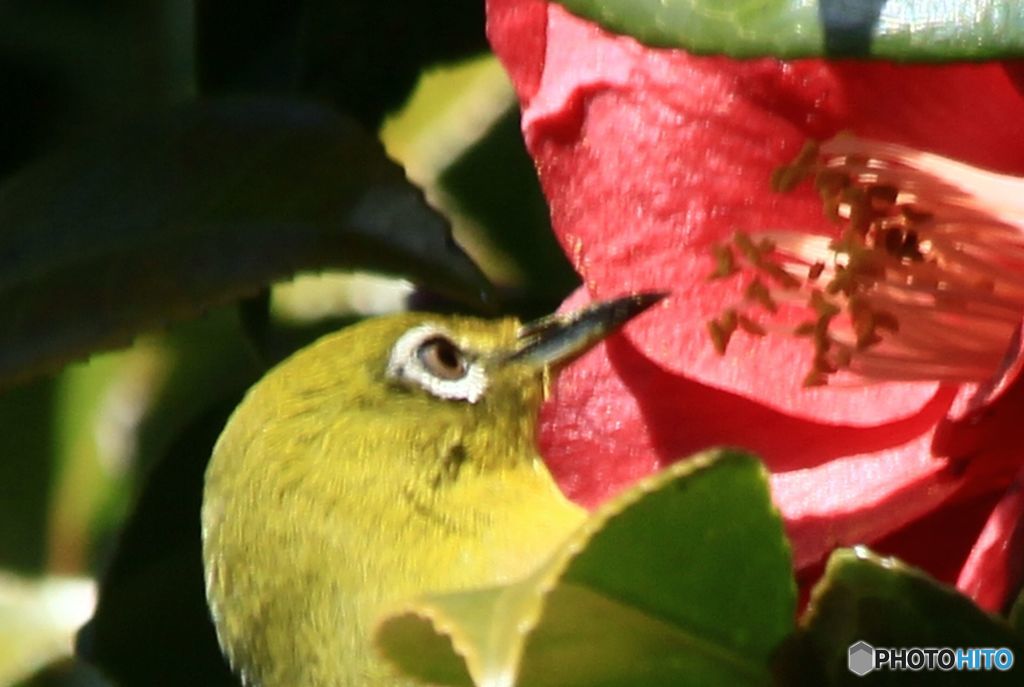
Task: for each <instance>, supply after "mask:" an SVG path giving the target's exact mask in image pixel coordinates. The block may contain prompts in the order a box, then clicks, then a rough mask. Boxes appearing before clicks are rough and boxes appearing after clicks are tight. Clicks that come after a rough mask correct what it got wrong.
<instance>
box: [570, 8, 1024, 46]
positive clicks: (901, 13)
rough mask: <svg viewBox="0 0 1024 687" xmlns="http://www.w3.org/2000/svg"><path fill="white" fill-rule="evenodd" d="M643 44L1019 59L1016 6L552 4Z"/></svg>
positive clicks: (1021, 40) (1021, 28)
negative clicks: (1017, 57)
mask: <svg viewBox="0 0 1024 687" xmlns="http://www.w3.org/2000/svg"><path fill="white" fill-rule="evenodd" d="M558 1H559V2H560V3H561V4H562V5H565V6H566V8H568V9H569V10H570V11H571V12H574V13H576V14H579V15H580V16H583V17H586V18H588V19H591V20H593V21H595V22H597V23H599V24H601V25H602V26H604V27H606V28H608V29H610V30H612V31H616V32H619V33H625V34H628V35H630V36H634V37H636V38H637V39H638V40H640V41H641V42H643V43H647V44H648V45H653V46H659V47H667V48H683V49H685V50H688V51H690V52H694V53H701V54H716V53H724V54H726V55H730V56H732V57H742V58H746V57H758V56H765V55H772V56H776V57H782V58H787V59H793V58H798V57H821V56H831V57H835V56H845V57H854V56H856V57H876V58H882V59H891V60H921V61H955V60H983V59H995V58H1002V57H1011V56H1020V55H1024V4H1022V3H1020V2H1018V0H953V1H951V2H932V1H929V0H861V1H860V2H851V1H850V0H817V1H816V2H808V0H734V1H733V2H730V3H727V4H725V5H723V3H722V2H720V0H558Z"/></svg>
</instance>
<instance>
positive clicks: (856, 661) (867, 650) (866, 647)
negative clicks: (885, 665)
mask: <svg viewBox="0 0 1024 687" xmlns="http://www.w3.org/2000/svg"><path fill="white" fill-rule="evenodd" d="M846 667H847V668H849V669H850V672H851V673H853V674H854V675H856V676H858V677H864V676H865V675H867V674H868V673H870V672H871V671H872V670H874V669H875V647H873V646H871V645H870V644H868V643H867V642H857V643H856V644H851V645H850V651H849V653H848V654H847V657H846Z"/></svg>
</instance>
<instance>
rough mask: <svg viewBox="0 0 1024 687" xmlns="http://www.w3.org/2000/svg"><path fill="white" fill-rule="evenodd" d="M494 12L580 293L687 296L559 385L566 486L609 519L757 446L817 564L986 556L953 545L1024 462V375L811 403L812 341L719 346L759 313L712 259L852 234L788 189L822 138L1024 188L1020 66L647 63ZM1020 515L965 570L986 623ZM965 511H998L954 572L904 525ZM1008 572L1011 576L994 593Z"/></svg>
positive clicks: (555, 398)
mask: <svg viewBox="0 0 1024 687" xmlns="http://www.w3.org/2000/svg"><path fill="white" fill-rule="evenodd" d="M487 11H488V35H489V38H490V40H491V42H492V45H493V46H494V49H495V50H496V52H497V53H498V55H499V57H500V58H501V59H502V61H503V62H504V64H505V66H506V68H507V69H508V71H509V74H510V75H511V78H512V81H513V83H514V85H515V87H516V90H517V93H518V95H519V98H520V101H521V104H522V110H523V133H524V136H525V138H526V142H527V146H528V148H529V150H530V152H531V154H532V155H533V157H534V159H535V161H536V164H537V168H538V170H539V173H540V178H541V183H542V185H543V187H544V191H545V193H546V195H547V198H548V201H549V204H550V208H551V214H552V219H553V224H554V227H555V231H556V233H557V235H558V237H559V239H560V241H561V242H562V245H563V247H564V248H565V250H566V252H567V254H568V255H569V256H570V258H571V260H572V261H573V263H574V264H575V266H576V268H577V270H578V271H579V272H580V274H581V275H582V276H583V279H584V282H585V287H584V288H583V289H581V291H580V292H578V293H577V294H576V295H574V296H573V298H572V299H570V300H571V301H574V304H579V302H581V301H586V300H589V299H592V298H593V299H598V298H606V297H611V296H616V295H619V294H621V293H623V292H627V291H639V290H664V289H670V290H671V291H672V293H673V296H672V297H671V298H670V299H669V300H668V301H667V302H666V304H665V306H664V307H662V308H661V309H659V310H658V311H657V312H656V313H655V314H650V315H647V316H646V317H645V318H643V319H642V320H640V321H638V322H637V323H635V325H634V326H632V327H630V328H629V330H628V332H627V334H626V335H625V336H622V337H618V338H615V339H613V340H611V341H609V342H608V343H607V344H606V345H605V346H603V347H601V348H599V349H598V350H596V351H595V352H593V353H592V354H590V355H588V356H587V357H585V358H584V359H583V360H581V361H580V362H579V363H577V364H576V365H574V366H573V367H572V368H571V369H570V370H569V371H567V372H566V373H565V374H563V375H562V378H561V380H560V381H559V383H558V384H557V386H556V388H555V390H554V392H553V395H552V399H551V402H550V403H549V404H548V405H547V406H546V408H545V410H544V412H543V414H542V429H541V437H540V443H541V448H542V450H543V452H544V454H545V455H546V456H547V458H548V460H549V462H550V465H551V468H552V470H553V471H554V472H555V473H556V476H557V477H558V479H559V480H560V483H561V484H562V486H563V488H565V489H566V491H567V492H568V493H569V494H570V496H571V497H573V498H574V499H576V500H578V501H580V502H582V503H585V504H594V503H596V502H599V501H600V500H602V499H604V498H606V497H607V496H608V495H609V494H610V493H613V492H614V491H616V490H618V489H620V488H621V487H622V486H624V485H625V484H627V483H629V482H631V481H633V480H634V479H636V478H637V477H639V476H641V475H644V474H647V473H650V472H652V471H654V470H656V469H657V468H658V467H660V466H662V465H664V464H666V463H668V462H671V461H673V460H675V459H677V458H679V457H681V456H685V455H688V454H690V453H692V452H694V451H697V450H700V449H702V448H705V447H707V446H710V445H718V444H731V445H740V446H744V447H747V448H749V449H752V450H754V451H756V452H757V453H759V454H760V455H761V456H762V457H763V459H764V460H765V462H766V464H767V465H768V467H769V469H770V470H771V471H772V473H773V489H774V492H775V498H776V501H777V503H778V505H779V507H780V509H781V511H782V513H783V515H784V517H785V518H786V522H787V526H788V530H789V534H790V536H791V538H792V542H793V547H794V555H795V563H796V565H797V567H798V568H801V569H809V568H812V567H813V566H815V565H817V564H819V563H820V562H821V560H822V559H823V557H824V556H825V555H827V553H828V552H829V551H830V550H831V549H832V548H834V547H835V546H840V545H847V544H854V543H874V544H875V545H876V547H878V548H881V549H882V550H885V549H886V547H890V548H891V549H893V552H895V553H904V555H905V556H906V557H907V558H909V559H910V560H911V561H912V562H914V561H915V560H920V561H922V562H924V563H926V564H928V565H929V567H930V569H932V570H933V572H935V573H936V574H938V575H940V576H943V577H945V578H946V579H955V577H956V575H957V569H958V568H959V567H960V565H961V564H962V563H963V561H964V557H965V556H966V555H967V549H968V548H969V547H968V546H966V545H961V546H957V545H954V544H953V543H952V542H951V540H950V539H949V537H950V535H951V533H952V532H951V530H956V532H957V533H958V534H959V536H960V539H961V540H963V541H969V540H973V539H975V538H976V537H977V535H978V533H979V530H980V529H981V527H982V525H983V521H984V516H985V514H986V513H987V512H988V511H990V510H991V508H992V506H993V504H994V503H995V501H996V500H997V499H998V498H999V495H1000V494H1002V493H1003V492H1004V491H1005V490H1006V489H1007V487H1008V485H1009V484H1010V483H1011V480H1012V479H1013V475H1014V474H1015V473H1016V472H1017V469H1018V467H1019V466H1020V465H1021V464H1022V463H1024V455H1022V449H1020V448H1018V445H1019V444H1020V441H1019V439H1018V437H1019V435H1020V434H1019V430H1017V429H1014V424H1015V422H1014V421H1015V420H1017V424H1019V421H1020V419H1021V418H1024V415H1022V411H1024V400H1018V399H1022V398H1024V391H1022V390H1021V389H1020V386H1021V385H1020V384H1016V386H1015V383H1016V381H1017V374H1016V368H1015V367H1014V368H1012V369H1010V370H1009V371H1008V372H1007V374H1006V377H1005V379H1004V384H1003V387H1004V388H1003V389H1002V390H1001V391H1000V392H998V393H995V392H992V393H990V394H989V398H988V400H987V401H986V402H984V403H979V402H977V399H975V400H974V401H973V402H972V400H971V399H972V394H974V393H975V391H977V390H978V388H979V386H978V384H967V383H964V382H965V381H976V382H982V381H983V380H982V379H976V380H972V379H969V377H970V374H976V370H975V369H974V368H976V367H978V366H977V365H975V366H973V367H972V366H969V365H961V366H959V367H957V366H954V367H955V369H953V368H951V367H949V366H939V369H937V370H936V371H935V373H934V375H933V376H932V377H929V376H928V375H926V374H924V372H928V371H930V370H931V369H932V368H933V367H936V366H935V365H929V364H926V361H925V362H922V361H920V360H911V361H910V362H909V363H908V364H909V365H910V367H909V368H907V370H909V371H911V372H913V374H910V375H903V376H909V377H911V378H913V379H917V380H918V381H898V380H897V379H896V378H897V377H900V376H901V375H900V374H893V379H894V380H893V381H888V380H887V379H886V377H885V375H886V374H887V372H886V371H887V370H890V369H891V368H892V367H894V365H892V364H890V363H891V361H892V360H893V359H895V358H892V357H890V358H887V359H886V362H885V364H882V365H876V366H874V367H873V368H872V370H873V373H872V375H869V377H870V379H868V378H865V379H863V380H862V383H859V384H854V385H852V386H845V387H842V386H839V385H826V386H821V387H816V388H805V387H804V386H803V384H802V382H803V380H804V378H805V377H806V375H807V371H808V369H809V367H810V366H811V365H812V364H813V361H814V359H815V358H814V356H815V352H814V350H813V347H812V346H811V345H810V344H809V343H808V341H807V340H806V339H800V338H796V337H792V336H767V337H755V336H749V335H740V334H737V336H735V337H733V340H732V342H731V343H730V348H729V352H728V355H726V356H725V357H722V356H720V355H719V354H718V353H717V352H716V351H715V349H714V347H713V346H712V344H711V342H710V339H709V337H708V334H707V329H706V325H707V322H708V321H709V320H712V319H714V318H716V317H719V316H720V315H721V313H722V312H724V311H727V310H728V309H730V308H732V307H734V305H735V304H736V303H738V302H742V301H743V292H744V288H746V286H747V285H748V284H749V279H747V280H743V279H736V280H718V281H709V280H708V279H707V277H708V274H709V272H710V271H711V268H712V264H713V263H712V260H711V257H710V256H711V252H712V249H713V248H714V247H715V246H717V245H720V244H722V243H723V242H727V241H729V240H730V237H732V236H733V234H734V233H735V232H736V231H737V230H743V231H750V232H757V231H759V230H768V229H773V230H774V229H782V230H787V231H789V232H802V233H803V234H804V235H808V236H815V235H825V236H835V235H836V232H837V229H836V227H835V226H834V225H833V224H831V223H830V222H829V221H828V220H827V219H825V217H824V216H823V213H822V203H821V200H820V199H819V197H818V196H817V195H816V193H815V192H814V190H813V189H812V188H811V187H810V186H809V185H805V186H803V187H800V188H798V189H796V190H795V191H793V192H791V193H787V194H776V193H772V192H771V191H770V188H769V179H770V177H771V175H772V172H773V170H775V169H776V168H778V167H779V166H780V165H782V164H784V163H786V162H787V161H790V160H792V159H793V158H794V157H795V156H796V155H797V153H798V152H799V151H800V149H801V147H802V146H803V145H804V143H805V142H806V141H807V140H808V139H818V140H822V139H828V138H830V137H832V136H834V135H835V134H837V133H838V132H840V131H844V130H848V131H852V132H854V133H855V134H856V135H857V136H860V137H865V138H871V139H877V140H884V141H893V142H897V143H900V144H903V145H907V146H912V147H915V148H920V149H924V150H931V151H934V152H937V153H939V154H942V155H945V156H948V157H951V158H956V159H960V160H964V161H967V162H969V163H971V164H973V165H977V166H983V167H986V168H989V169H993V170H997V171H1002V172H1005V173H1013V172H1017V173H1024V99H1022V97H1021V95H1020V93H1019V92H1018V91H1017V89H1016V88H1015V87H1014V84H1013V81H1012V79H1011V78H1010V77H1008V76H1007V73H1006V72H1005V71H1004V68H1003V67H1002V66H1001V65H999V64H995V63H989V64H978V65H949V66H941V67H940V66H905V65H904V66H899V65H893V64H890V63H881V62H875V63H864V62H854V61H846V62H825V61H821V60H801V61H796V62H780V61H776V60H773V59H761V60H751V61H743V62H740V61H734V60H730V59H727V58H723V57H696V56H691V55H689V54H687V53H684V52H682V51H674V50H660V49H652V48H647V47H644V46H642V45H640V44H638V43H637V42H636V41H634V40H632V39H630V38H628V37H622V36H615V35H611V34H609V33H607V32H605V31H603V30H601V29H600V28H598V27H597V26H595V25H594V24H591V23H589V22H587V21H584V20H582V19H579V18H577V17H574V16H573V15H571V14H569V13H568V12H566V11H565V10H564V9H562V8H561V7H560V6H558V5H556V4H553V3H548V2H545V1H543V0H488V3H487ZM794 235H795V234H794ZM978 245H984V239H979V244H978ZM570 305H572V304H570ZM806 312H807V309H806V308H804V307H790V306H789V305H786V304H783V306H782V307H780V308H779V311H778V313H776V314H774V315H772V316H771V318H769V322H768V326H769V327H771V328H776V329H782V328H791V327H793V326H796V325H798V324H799V322H800V321H801V318H805V317H806ZM958 321H959V320H956V319H954V320H953V322H954V323H956V322H958ZM971 323H972V321H966V324H964V325H963V326H961V327H960V329H967V327H969V326H973V325H972V324H971ZM911 324H912V325H913V326H912V328H914V329H915V330H916V331H918V332H924V331H930V330H929V329H928V327H932V328H933V329H934V328H935V327H939V325H937V324H936V323H933V322H926V323H925V324H924V325H921V326H920V327H918V326H917V324H916V322H913V323H911ZM933 325H934V326H933ZM1002 326H1003V328H1002V329H1000V330H999V332H1002V334H998V336H996V339H995V340H1001V339H1000V337H1001V336H1004V335H1005V338H1006V341H1005V345H1006V346H1009V344H1010V341H1009V338H1010V337H1009V330H1007V329H1006V327H1005V322H1004V323H1003V325H1002ZM947 329H956V327H955V326H954V327H952V328H949V327H948V326H947ZM939 330H940V331H941V327H939ZM922 336H923V335H922ZM938 338H939V339H940V344H941V343H942V337H938ZM961 343H962V345H963V346H967V347H968V348H970V346H971V344H970V342H966V343H963V342H961ZM958 345H960V344H958ZM958 350H959V349H958ZM997 353H998V351H997ZM997 357H998V356H997ZM991 358H992V352H991V351H988V358H986V360H990V359H991ZM985 364H986V365H988V364H989V363H988V362H986V363H985ZM895 372H899V370H896V371H895ZM990 372H991V374H996V373H997V372H998V370H997V369H991V370H990ZM879 380H882V383H877V382H878V381H879ZM868 381H870V382H871V383H867V382H868ZM1008 499H1009V500H1008V501H1006V502H1005V503H1004V504H1003V505H1001V506H1000V510H998V511H997V513H996V515H994V516H993V520H992V521H991V522H990V523H989V525H988V526H987V528H986V533H985V537H983V538H982V540H981V541H980V542H979V543H978V545H977V546H978V547H980V548H975V550H974V552H973V553H972V554H971V558H970V560H971V561H972V563H970V564H969V566H968V568H965V569H964V571H963V573H962V575H961V582H962V584H961V586H962V588H964V589H966V590H968V591H969V592H972V593H973V595H974V597H975V598H976V599H978V600H980V601H981V602H982V603H984V604H985V605H986V606H987V607H990V608H994V607H997V606H998V605H1000V604H1002V603H1003V602H1004V600H1005V594H1006V593H1009V592H1010V591H1012V586H1013V584H1014V580H1015V579H1019V571H1013V570H1011V569H1009V568H1008V567H1007V566H1005V565H1002V564H997V563H995V562H994V561H995V560H996V558H997V556H995V553H994V552H995V551H996V550H997V549H998V548H999V545H998V543H997V544H993V542H1002V541H1008V540H1007V537H1008V536H1009V535H1008V528H1011V527H1013V526H1016V525H1015V523H1016V521H1017V520H1019V513H1020V511H1021V510H1022V508H1021V504H1020V501H1021V499H1020V498H1019V497H1013V496H1011V497H1008ZM1014 499H1016V500H1014ZM963 504H971V506H972V508H973V510H972V513H979V514H981V515H980V517H979V516H978V515H975V516H974V517H971V518H967V519H966V520H964V521H962V522H960V521H958V522H957V526H956V527H954V528H949V527H946V528H944V529H943V530H942V531H936V530H934V529H929V530H928V531H927V532H926V533H924V536H923V538H922V537H921V536H918V535H917V534H916V535H915V536H914V537H913V543H914V544H915V545H917V546H916V547H915V548H916V549H917V551H918V553H920V552H923V551H926V550H930V551H931V553H929V554H928V556H931V558H935V556H934V555H932V554H933V553H934V551H936V550H941V551H944V552H946V555H945V556H943V557H940V558H941V560H931V559H929V558H928V556H925V555H918V554H916V553H915V551H914V550H913V548H912V547H910V546H908V545H907V544H908V541H907V536H906V535H905V534H901V530H902V531H903V532H907V531H910V530H905V529H904V528H908V527H916V528H918V529H920V528H921V527H922V523H927V522H928V520H922V518H926V517H928V518H938V519H941V518H942V517H944V516H945V517H948V515H947V514H949V513H953V512H956V511H955V509H956V508H963V507H965V506H964V505H963ZM915 522H916V523H917V524H916V525H915V524H913V523H915ZM913 531H914V532H918V530H916V529H915V530H913ZM918 534H921V533H920V532H918ZM986 537H987V539H986ZM922 539H924V540H925V541H922ZM1018 539H1019V537H1018ZM1004 548H1005V547H1004ZM986 551H987V552H988V553H985V552H986ZM1003 558H1004V559H1005V555H1004V556H1003ZM982 560H984V561H987V562H986V563H984V564H980V563H979V561H982ZM1000 560H1002V559H1000ZM954 563H955V564H954ZM971 566H973V568H972V567H971ZM972 570H973V571H974V572H972ZM999 570H1002V571H1003V572H999ZM989 572H991V573H992V574H993V575H997V576H998V575H1001V577H1000V578H999V579H1000V580H1001V581H997V582H993V583H992V584H988V583H987V582H985V583H982V582H979V581H984V578H985V575H986V574H987V573H989ZM972 575H973V577H972ZM1014 575H1017V576H1018V577H1016V578H1015V577H1014ZM963 576H967V577H966V578H965V577H963ZM971 580H974V581H973V582H972V581H971ZM972 585H973V587H972ZM993 585H995V586H993ZM979 586H980V587H986V588H987V589H995V588H996V587H998V588H999V590H1000V592H999V593H994V594H993V593H986V592H981V591H978V588H979Z"/></svg>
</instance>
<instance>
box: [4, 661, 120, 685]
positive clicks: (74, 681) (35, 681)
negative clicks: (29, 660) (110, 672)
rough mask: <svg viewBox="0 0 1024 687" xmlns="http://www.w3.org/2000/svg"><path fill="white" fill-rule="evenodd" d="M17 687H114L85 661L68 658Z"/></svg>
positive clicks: (46, 668) (48, 667)
mask: <svg viewBox="0 0 1024 687" xmlns="http://www.w3.org/2000/svg"><path fill="white" fill-rule="evenodd" d="M17 687H114V685H112V684H111V683H110V682H108V681H107V680H106V679H105V678H104V677H103V676H102V675H101V674H100V673H99V671H97V670H96V669H95V668H93V667H92V666H90V665H89V664H88V663H86V662H85V661H79V660H77V659H75V658H67V659H64V660H61V661H57V662H55V663H53V664H51V665H49V666H47V667H45V668H43V669H42V670H40V671H39V672H38V673H36V674H35V675H33V676H32V677H30V678H29V679H27V680H25V681H24V682H19V683H18V684H17Z"/></svg>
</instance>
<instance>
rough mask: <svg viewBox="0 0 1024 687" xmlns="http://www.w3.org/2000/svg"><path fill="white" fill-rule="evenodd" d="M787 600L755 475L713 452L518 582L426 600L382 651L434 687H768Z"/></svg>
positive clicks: (786, 578)
mask: <svg viewBox="0 0 1024 687" xmlns="http://www.w3.org/2000/svg"><path fill="white" fill-rule="evenodd" d="M795 597H796V589H795V585H794V583H793V580H792V573H791V560H790V554H789V547H788V544H787V543H786V540H785V537H784V535H783V531H782V523H781V520H780V518H779V515H778V513H777V512H776V511H775V509H774V507H773V506H772V503H771V498H770V494H769V488H768V481H767V476H766V473H765V471H764V469H763V468H762V467H761V466H760V465H759V464H758V463H757V461H756V460H754V459H753V458H751V457H749V456H747V455H745V454H740V453H736V452H730V451H721V452H713V453H708V454H702V455H698V456H695V457H693V458H690V459H689V460H686V461H683V462H680V463H676V464H675V465H674V466H672V467H671V468H669V469H667V470H665V471H664V472H662V473H660V474H658V475H655V476H652V477H650V478H648V479H646V480H644V481H643V482H641V483H639V484H638V485H637V486H636V487H634V488H633V489H631V490H629V491H628V492H626V493H625V494H623V495H621V496H619V497H618V498H616V499H614V500H613V501H612V502H610V503H609V504H607V505H606V506H604V507H602V508H601V509H600V510H599V511H597V512H596V513H595V514H594V515H593V516H591V518H590V519H589V520H588V521H587V522H586V523H585V524H584V526H583V527H582V528H581V529H580V531H579V532H578V533H577V534H576V535H575V536H574V537H572V538H571V539H570V540H569V541H568V542H567V543H566V544H565V545H564V546H563V547H562V548H561V549H560V550H559V551H557V552H556V553H555V555H554V556H553V557H552V559H551V560H550V561H549V562H548V563H547V564H545V566H543V567H542V568H541V569H540V570H538V571H537V572H536V573H534V574H533V575H531V576H530V577H528V578H527V579H525V580H522V581H520V582H517V583H513V584H511V585H508V586H506V587H497V588H492V589H484V590H478V591H472V592H468V593H456V594H444V595H434V596H430V597H427V598H425V599H421V600H420V601H418V602H414V603H413V604H411V605H410V606H409V607H408V608H407V609H406V610H405V611H404V612H400V613H397V614H395V615H392V616H390V617H389V618H386V619H385V620H384V622H383V624H382V625H381V627H380V628H379V629H378V632H377V641H378V645H379V646H380V647H381V649H382V650H383V651H384V653H385V655H386V656H387V657H388V658H389V659H390V660H392V661H393V662H394V663H395V664H396V665H398V666H399V667H400V668H401V669H402V670H403V671H405V672H407V673H408V674H410V675H412V676H415V677H417V678H419V679H421V680H425V681H431V682H437V683H442V684H457V685H465V684H468V678H467V675H466V673H467V672H468V674H469V675H472V676H473V679H474V680H475V684H477V685H481V686H482V685H509V684H512V683H513V681H514V679H515V676H516V675H517V674H518V676H519V680H520V681H521V683H522V684H526V685H531V686H534V687H540V686H543V685H560V686H567V685H607V686H612V685H623V686H626V685H629V686H630V687H635V686H636V685H702V686H703V685H768V684H771V675H770V673H769V671H768V665H767V661H768V658H769V655H770V654H771V652H772V651H773V650H774V649H775V647H776V645H777V644H779V643H780V642H781V641H782V640H783V638H784V637H785V636H786V635H787V634H788V633H789V632H790V630H791V629H792V625H793V613H794V609H795V604H796V599H795ZM444 637H447V638H448V639H449V641H450V644H447V643H446V642H445V641H444V640H443V638H444ZM442 649H447V650H442ZM463 660H464V662H465V668H463V669H461V671H460V669H459V664H460V662H461V661H463Z"/></svg>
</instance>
